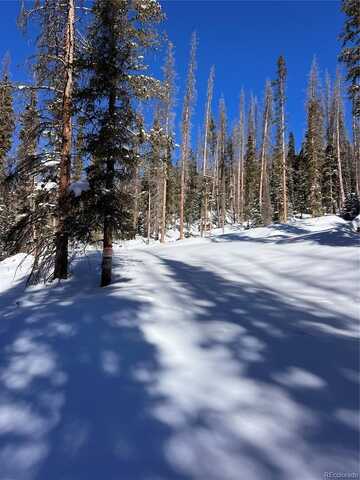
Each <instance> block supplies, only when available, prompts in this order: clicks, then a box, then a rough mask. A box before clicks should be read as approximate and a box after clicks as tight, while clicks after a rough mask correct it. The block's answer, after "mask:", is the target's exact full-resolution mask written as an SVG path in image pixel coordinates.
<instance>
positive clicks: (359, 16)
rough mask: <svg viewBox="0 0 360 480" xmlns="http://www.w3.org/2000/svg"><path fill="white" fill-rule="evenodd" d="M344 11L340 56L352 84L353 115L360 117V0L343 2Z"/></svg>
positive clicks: (345, 0)
mask: <svg viewBox="0 0 360 480" xmlns="http://www.w3.org/2000/svg"><path fill="white" fill-rule="evenodd" d="M342 11H343V12H344V13H345V15H346V20H345V24H344V29H343V32H342V34H341V38H342V41H343V49H342V52H341V55H340V61H342V62H343V63H344V64H345V65H346V67H347V77H346V79H347V80H348V81H349V82H350V86H349V89H348V92H349V96H350V98H351V100H352V105H353V114H354V116H355V117H360V48H359V44H360V13H359V2H358V0H343V1H342Z"/></svg>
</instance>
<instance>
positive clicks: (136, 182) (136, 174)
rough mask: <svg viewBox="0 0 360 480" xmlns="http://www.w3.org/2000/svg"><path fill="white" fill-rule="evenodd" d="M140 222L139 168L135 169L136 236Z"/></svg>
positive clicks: (134, 216) (134, 218)
mask: <svg viewBox="0 0 360 480" xmlns="http://www.w3.org/2000/svg"><path fill="white" fill-rule="evenodd" d="M138 221H139V167H136V169H135V192H134V214H133V230H134V235H136V232H137V227H138Z"/></svg>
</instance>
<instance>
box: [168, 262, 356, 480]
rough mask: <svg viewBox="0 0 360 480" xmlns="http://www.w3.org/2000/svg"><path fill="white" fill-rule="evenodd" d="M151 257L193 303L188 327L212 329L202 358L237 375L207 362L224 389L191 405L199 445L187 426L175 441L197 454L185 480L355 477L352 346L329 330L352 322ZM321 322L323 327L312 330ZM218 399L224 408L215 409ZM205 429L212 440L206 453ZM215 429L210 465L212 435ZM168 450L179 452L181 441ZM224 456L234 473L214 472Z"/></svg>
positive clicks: (351, 340)
mask: <svg viewBox="0 0 360 480" xmlns="http://www.w3.org/2000/svg"><path fill="white" fill-rule="evenodd" d="M158 259H159V261H160V262H161V263H162V264H163V265H164V266H165V267H166V269H167V270H168V276H169V285H174V284H176V285H177V286H178V287H180V288H181V290H182V291H183V294H184V295H185V296H187V298H188V300H187V303H188V304H189V303H191V302H193V303H194V305H195V306H196V305H197V306H198V307H197V313H196V315H195V321H196V322H197V323H199V322H201V323H203V324H204V330H203V331H208V330H209V329H210V331H211V324H212V323H213V324H214V327H215V325H216V328H217V330H218V332H217V333H216V331H215V335H212V336H210V338H209V339H208V340H206V338H205V339H202V340H201V341H199V345H198V346H200V347H201V348H202V349H203V350H205V351H207V352H209V356H208V358H210V353H211V351H213V353H214V355H215V354H216V355H219V357H220V359H221V358H222V359H223V361H224V362H225V363H227V365H228V367H229V369H232V368H235V365H238V366H239V367H240V370H239V373H238V378H241V379H242V380H241V381H240V380H239V381H238V380H237V376H236V375H229V378H228V380H229V381H227V377H228V372H226V371H224V372H222V371H221V369H220V365H219V363H217V362H216V361H215V363H214V369H213V370H212V373H211V375H213V376H214V382H213V385H214V388H216V384H217V380H216V379H217V378H218V382H219V383H220V385H221V382H224V384H228V383H230V385H229V384H228V388H229V391H228V392H227V391H226V387H224V389H222V388H221V387H220V388H219V391H218V392H216V391H212V392H211V391H209V392H208V396H209V397H210V398H211V396H212V397H213V398H212V400H211V401H209V402H208V400H205V401H204V405H205V406H203V408H200V407H199V411H198V422H199V425H201V429H202V430H201V431H202V435H203V437H202V441H201V442H200V441H198V438H197V437H198V430H196V429H194V428H193V427H192V426H191V425H190V424H189V425H188V428H189V432H191V433H189V434H188V436H184V438H187V441H188V443H189V445H192V446H191V447H190V446H189V449H190V448H192V449H193V450H194V451H195V452H196V454H197V456H195V458H194V459H193V465H192V466H191V467H190V466H189V469H188V472H190V473H191V475H190V478H205V476H206V478H211V479H216V480H217V479H219V480H220V479H223V478H229V479H235V478H245V477H246V478H251V479H257V478H269V479H283V480H285V479H288V478H294V479H295V478H306V479H309V480H310V479H313V478H321V476H320V477H318V475H323V474H324V472H325V471H346V472H352V471H354V468H355V471H358V468H359V465H358V452H359V446H360V445H359V419H358V408H359V381H358V365H359V343H358V340H357V339H355V338H353V337H351V336H347V335H346V334H344V335H340V334H339V332H341V329H343V331H344V332H346V331H347V329H348V328H349V325H352V326H353V325H354V321H355V320H354V318H351V317H347V316H346V315H345V314H344V315H343V314H337V313H336V312H333V311H331V310H329V309H326V308H325V307H324V308H323V309H320V310H319V308H317V309H314V308H311V307H309V306H308V307H306V306H304V307H303V306H299V305H296V304H292V303H291V298H288V299H287V300H288V301H287V300H284V298H283V297H280V296H279V295H278V294H276V293H275V292H274V291H271V290H270V289H268V288H261V287H259V286H257V285H254V284H250V283H249V284H244V283H237V282H235V281H228V280H226V279H225V278H223V277H222V276H220V275H217V274H215V273H214V272H212V271H209V270H206V269H204V268H202V267H199V266H192V265H189V264H186V263H184V262H181V261H177V260H171V259H164V258H160V257H158ZM330 294H331V293H329V295H330ZM324 325H325V326H330V329H328V330H324V329H321V328H320V327H322V326H324ZM317 326H318V327H319V328H316V327H317ZM205 327H206V328H205ZM331 327H333V330H331ZM184 328H185V327H184ZM215 330H216V329H215ZM232 331H234V332H235V333H234V334H233V335H232V334H231V332H232ZM226 332H228V333H227V334H226ZM236 332H237V333H236ZM226 359H228V360H226ZM217 368H219V371H218V372H217ZM217 376H218V377H217ZM194 381H195V382H196V379H195V380H194ZM184 391H186V385H184ZM216 395H218V396H219V399H218V400H219V402H220V405H222V406H221V407H219V412H220V411H222V413H221V414H220V413H219V417H218V421H217V422H216V421H214V419H215V420H216V408H215V409H214V408H213V406H212V405H213V403H214V397H216ZM261 397H262V398H261ZM235 398H236V399H237V400H236V401H235V400H234V399H235ZM207 402H208V403H209V406H208V407H206V405H207ZM227 403H229V404H230V405H232V406H231V407H229V408H228V410H227V411H225V410H226V407H224V410H222V409H223V406H224V405H227ZM233 404H234V405H233ZM207 408H208V409H207ZM224 425H228V427H226V428H227V430H226V432H224V429H225V427H224ZM229 425H230V426H229ZM236 425H237V426H236ZM205 431H207V432H208V434H209V438H212V439H213V440H211V441H210V440H209V445H211V446H208V449H207V447H206V446H204V444H205V443H206V442H205V440H204V439H205ZM222 431H223V438H222V441H223V443H221V447H220V446H219V445H220V440H219V442H218V444H219V445H218V452H217V453H218V454H219V459H218V460H216V451H217V450H216V447H215V445H216V441H215V438H216V436H218V437H220V438H221V435H222V434H221V432H222ZM226 439H227V440H228V441H229V442H230V446H229V445H226ZM211 442H212V443H211ZM178 448H179V449H181V448H182V449H184V448H185V447H184V441H182V440H181V439H179V443H178ZM227 448H228V449H229V451H232V453H233V456H231V455H230V457H228V458H227V457H225V458H223V457H221V456H220V453H219V452H220V451H221V452H222V454H223V453H224V451H226V449H227ZM201 454H202V455H203V457H204V460H203V463H204V465H203V469H202V470H201V469H200V467H199V465H198V466H197V467H195V466H194V465H196V464H199V463H201V461H202V460H201V459H200V460H199V455H200V456H201ZM211 455H213V458H214V460H213V463H212V462H211V461H210V462H209V456H211ZM234 458H237V459H238V460H239V461H238V464H237V465H236V468H238V469H240V470H239V477H236V472H230V473H228V474H226V473H225V470H223V473H221V470H219V469H221V468H224V467H225V466H226V465H228V466H230V465H229V463H230V461H231V459H232V460H234ZM221 460H223V464H222V462H221ZM185 463H186V462H185ZM206 464H208V465H209V470H208V469H207V466H206ZM235 464H236V461H235ZM216 465H217V466H218V470H217V469H216ZM199 469H200V470H199ZM306 469H308V470H306ZM199 471H200V472H202V474H201V473H197V472H199ZM204 472H206V475H205V474H204ZM211 472H212V473H211ZM314 472H315V473H314ZM202 475H203V477H202ZM243 475H244V477H243Z"/></svg>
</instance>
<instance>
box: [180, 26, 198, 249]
mask: <svg viewBox="0 0 360 480" xmlns="http://www.w3.org/2000/svg"><path fill="white" fill-rule="evenodd" d="M196 47H197V39H196V33H195V32H194V33H193V34H192V37H191V50H190V63H189V70H188V78H187V86H186V93H185V98H184V108H183V118H182V150H181V179H180V202H179V203H180V215H179V217H180V240H182V239H183V238H184V203H185V168H186V165H187V161H188V155H189V145H190V120H191V118H190V117H191V110H192V106H193V103H194V97H195V70H196Z"/></svg>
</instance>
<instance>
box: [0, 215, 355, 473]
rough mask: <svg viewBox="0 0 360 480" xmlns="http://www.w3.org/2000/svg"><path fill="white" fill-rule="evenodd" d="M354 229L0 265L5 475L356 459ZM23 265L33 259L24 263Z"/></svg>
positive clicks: (302, 465) (324, 464) (315, 226)
mask: <svg viewBox="0 0 360 480" xmlns="http://www.w3.org/2000/svg"><path fill="white" fill-rule="evenodd" d="M359 239H360V236H359V234H357V233H355V232H354V231H353V229H352V228H351V225H350V224H349V223H346V222H344V221H342V220H341V219H339V218H337V217H323V218H320V219H316V220H314V219H306V220H298V221H296V222H294V223H293V224H290V225H273V226H271V227H268V228H259V229H254V230H249V231H243V232H236V231H233V232H229V233H226V234H225V235H215V236H214V237H212V238H206V239H200V238H198V239H191V240H184V241H182V242H176V243H174V244H171V245H168V246H160V245H151V246H149V247H137V248H134V245H132V246H131V245H130V246H125V248H124V247H119V248H118V249H117V251H116V257H115V275H116V278H115V281H114V284H113V285H111V286H110V287H107V288H106V289H102V290H101V289H99V288H98V287H97V282H98V281H99V272H98V265H99V260H100V256H99V253H98V252H89V254H88V255H87V256H84V257H80V258H78V259H77V261H76V262H75V264H74V272H73V273H74V275H73V278H72V279H71V280H69V281H66V282H63V283H61V284H57V285H52V286H46V287H44V286H39V287H36V288H31V289H29V290H27V291H26V292H24V291H23V284H24V277H23V275H24V272H25V270H26V268H27V267H28V265H26V262H25V263H24V265H23V268H22V270H18V271H17V272H16V276H15V278H14V273H15V268H16V265H17V264H18V262H19V260H20V259H21V256H18V257H16V258H13V259H8V260H6V261H5V262H2V263H0V278H1V287H0V342H1V345H0V479H1V480H102V479H104V480H120V479H121V480H172V479H174V480H180V479H184V480H185V479H189V480H190V479H196V480H238V479H240V478H241V479H242V478H244V479H245V478H246V479H247V480H253V479H255V480H257V479H261V480H263V479H270V480H271V479H276V480H277V479H283V480H312V479H314V480H315V479H319V478H323V477H324V472H358V471H359V464H358V463H357V454H358V449H359V440H358V439H359V417H358V406H359V377H358V366H359V355H358V352H359V350H358V347H359V343H358V339H359V328H358V320H359V310H358V306H359V303H358V292H359V279H360V275H359V250H358V245H359ZM27 262H28V260H27Z"/></svg>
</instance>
